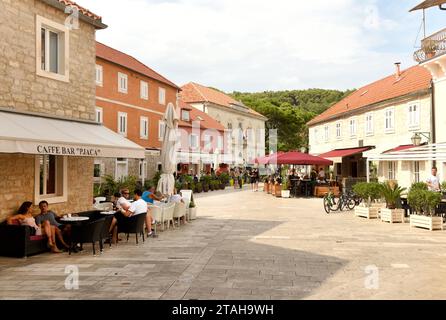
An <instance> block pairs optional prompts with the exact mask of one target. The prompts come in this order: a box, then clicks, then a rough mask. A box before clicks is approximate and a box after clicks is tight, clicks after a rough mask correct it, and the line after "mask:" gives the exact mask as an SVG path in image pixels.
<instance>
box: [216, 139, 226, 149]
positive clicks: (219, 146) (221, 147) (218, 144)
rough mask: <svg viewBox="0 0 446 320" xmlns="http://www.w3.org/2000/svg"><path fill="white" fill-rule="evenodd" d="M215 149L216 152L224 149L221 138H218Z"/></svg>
mask: <svg viewBox="0 0 446 320" xmlns="http://www.w3.org/2000/svg"><path fill="white" fill-rule="evenodd" d="M217 148H218V150H223V148H224V146H223V136H218V139H217Z"/></svg>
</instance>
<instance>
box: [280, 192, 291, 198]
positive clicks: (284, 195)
mask: <svg viewBox="0 0 446 320" xmlns="http://www.w3.org/2000/svg"><path fill="white" fill-rule="evenodd" d="M290 195H291V192H290V190H282V198H289V197H290Z"/></svg>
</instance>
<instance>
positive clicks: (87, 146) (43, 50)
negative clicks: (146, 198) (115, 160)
mask: <svg viewBox="0 0 446 320" xmlns="http://www.w3.org/2000/svg"><path fill="white" fill-rule="evenodd" d="M66 12H68V13H66ZM0 21H1V24H0V35H1V39H2V41H1V42H0V128H1V129H0V188H1V189H2V193H1V194H0V201H2V203H3V206H2V207H1V208H0V221H3V220H4V219H5V218H6V217H7V216H9V215H11V214H14V213H15V212H16V210H17V209H18V207H19V206H20V204H21V203H22V202H24V201H32V202H33V203H34V204H38V203H39V202H40V201H41V200H47V201H48V202H49V203H50V205H51V208H52V209H53V210H54V211H55V212H57V213H59V214H66V213H73V212H79V211H84V210H89V209H91V207H92V203H93V177H92V174H91V173H92V172H93V167H94V156H97V155H99V154H100V155H103V156H106V157H108V156H119V154H120V153H119V150H117V149H116V148H117V147H118V148H122V149H125V150H128V152H129V153H130V154H131V156H132V157H133V156H139V154H141V150H140V148H139V147H138V146H136V145H134V144H132V143H130V142H129V141H127V140H125V139H122V138H121V137H120V136H118V135H116V134H114V133H113V132H111V131H109V130H107V129H106V128H103V127H102V126H100V125H98V124H96V123H95V83H94V81H95V80H94V74H95V65H96V63H95V60H96V49H95V32H96V30H98V29H104V28H106V25H104V24H103V23H102V19H101V17H99V16H97V15H95V14H93V13H91V12H90V11H88V10H86V9H84V8H82V7H80V6H78V5H76V4H75V3H74V2H72V1H68V0H64V1H62V0H58V1H43V0H42V1H40V0H39V1H36V0H22V1H8V0H0ZM110 139H112V140H115V143H113V144H111V143H109V142H108V141H110Z"/></svg>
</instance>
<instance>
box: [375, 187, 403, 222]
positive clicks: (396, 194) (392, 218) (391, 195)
mask: <svg viewBox="0 0 446 320" xmlns="http://www.w3.org/2000/svg"><path fill="white" fill-rule="evenodd" d="M406 190H407V189H406V188H401V187H400V186H398V184H396V183H391V182H387V183H384V184H382V187H381V192H382V196H383V197H384V199H385V200H386V208H382V209H381V221H383V222H390V223H404V222H405V218H404V210H403V209H402V205H401V195H402V194H403V193H404V192H405V191H406Z"/></svg>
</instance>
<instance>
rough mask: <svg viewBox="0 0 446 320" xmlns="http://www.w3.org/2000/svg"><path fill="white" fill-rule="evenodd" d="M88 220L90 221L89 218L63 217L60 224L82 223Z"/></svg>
mask: <svg viewBox="0 0 446 320" xmlns="http://www.w3.org/2000/svg"><path fill="white" fill-rule="evenodd" d="M88 220H90V218H89V217H71V218H69V217H63V218H62V219H60V221H62V222H83V221H88Z"/></svg>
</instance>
